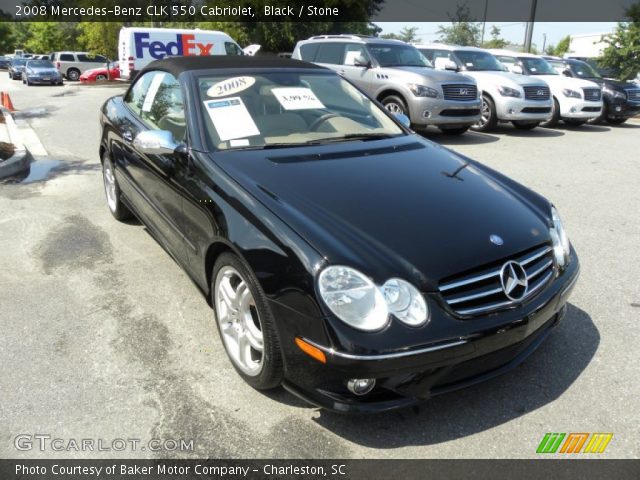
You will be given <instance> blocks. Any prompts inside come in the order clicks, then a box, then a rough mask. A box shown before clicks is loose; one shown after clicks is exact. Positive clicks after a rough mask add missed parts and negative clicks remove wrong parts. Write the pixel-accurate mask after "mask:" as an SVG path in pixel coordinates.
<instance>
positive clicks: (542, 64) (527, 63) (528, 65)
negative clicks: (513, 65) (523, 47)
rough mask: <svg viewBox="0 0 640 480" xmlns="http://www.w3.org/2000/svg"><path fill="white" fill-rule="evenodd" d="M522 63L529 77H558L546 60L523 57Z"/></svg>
mask: <svg viewBox="0 0 640 480" xmlns="http://www.w3.org/2000/svg"><path fill="white" fill-rule="evenodd" d="M520 61H521V62H522V64H523V65H524V68H525V69H526V70H527V72H526V73H527V75H558V72H556V70H555V69H554V68H553V67H552V66H551V65H549V62H547V61H546V60H545V59H544V58H534V57H521V58H520Z"/></svg>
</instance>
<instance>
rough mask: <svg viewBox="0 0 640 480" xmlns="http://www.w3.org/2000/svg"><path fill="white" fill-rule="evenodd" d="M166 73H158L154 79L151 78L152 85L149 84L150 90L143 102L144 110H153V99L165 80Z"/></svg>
mask: <svg viewBox="0 0 640 480" xmlns="http://www.w3.org/2000/svg"><path fill="white" fill-rule="evenodd" d="M165 76H166V73H158V74H157V75H156V76H155V77H153V80H151V85H149V91H148V92H147V96H146V97H145V98H144V103H143V104H142V111H143V112H149V111H151V106H152V105H153V101H154V100H155V98H156V95H157V93H158V89H159V88H160V85H161V84H162V81H163V80H164V77H165Z"/></svg>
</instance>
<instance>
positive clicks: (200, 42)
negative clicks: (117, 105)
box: [118, 27, 260, 80]
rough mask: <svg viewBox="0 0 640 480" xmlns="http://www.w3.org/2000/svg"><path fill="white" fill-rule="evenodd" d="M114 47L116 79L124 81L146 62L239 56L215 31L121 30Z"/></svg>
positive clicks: (227, 39) (237, 49) (226, 38)
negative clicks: (118, 65) (116, 69)
mask: <svg viewBox="0 0 640 480" xmlns="http://www.w3.org/2000/svg"><path fill="white" fill-rule="evenodd" d="M118 45H119V47H118V52H119V53H118V55H119V57H118V60H119V61H120V77H121V78H124V79H128V80H132V79H134V78H135V77H136V75H137V74H138V72H139V71H140V70H142V69H143V68H144V67H145V66H146V65H148V64H149V63H150V62H153V61H154V60H158V59H161V58H164V57H167V56H169V57H170V56H177V55H180V56H191V55H243V51H242V48H240V46H239V45H238V44H237V43H236V41H235V40H234V39H233V38H231V37H230V36H229V35H227V34H226V33H225V32H219V31H217V30H200V29H195V30H190V29H185V28H149V27H122V28H121V29H120V34H119V36H118ZM256 47H258V49H259V48H260V45H256Z"/></svg>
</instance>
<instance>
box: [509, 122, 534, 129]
mask: <svg viewBox="0 0 640 480" xmlns="http://www.w3.org/2000/svg"><path fill="white" fill-rule="evenodd" d="M511 123H513V126H514V127H516V128H517V129H518V130H533V129H534V128H536V127H537V126H538V125H540V122H523V121H521V120H514V121H513V122H511Z"/></svg>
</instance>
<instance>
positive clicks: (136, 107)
mask: <svg viewBox="0 0 640 480" xmlns="http://www.w3.org/2000/svg"><path fill="white" fill-rule="evenodd" d="M157 74H158V72H149V73H145V74H144V75H143V76H141V77H138V79H136V83H134V84H133V87H131V90H129V93H128V94H127V96H126V98H125V99H124V102H125V103H126V104H127V105H128V106H129V108H130V109H131V110H133V111H134V112H135V113H136V114H137V115H138V116H139V115H140V114H141V113H142V105H144V100H145V98H146V96H147V92H148V91H149V85H151V80H152V79H153V77H155V76H156V75H157Z"/></svg>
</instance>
